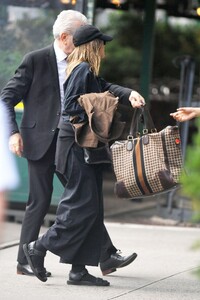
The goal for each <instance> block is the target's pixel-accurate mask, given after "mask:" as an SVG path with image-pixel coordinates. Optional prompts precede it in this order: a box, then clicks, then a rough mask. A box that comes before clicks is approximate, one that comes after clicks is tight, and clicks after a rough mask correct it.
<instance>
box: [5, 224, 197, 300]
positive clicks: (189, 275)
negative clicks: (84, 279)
mask: <svg viewBox="0 0 200 300" xmlns="http://www.w3.org/2000/svg"><path fill="white" fill-rule="evenodd" d="M106 226H107V228H108V231H109V233H110V236H111V238H112V240H113V243H114V244H115V246H116V247H118V248H119V249H121V250H122V253H123V255H127V254H130V253H132V252H137V253H138V257H137V259H136V260H135V261H134V262H133V263H132V264H131V265H129V266H127V267H124V268H122V269H118V270H117V272H115V273H112V274H111V275H108V276H106V277H105V279H107V280H109V281H110V286H109V287H103V288H102V287H87V286H85V287H81V286H68V285H67V284H66V280H67V277H68V273H69V270H70V266H69V265H65V264H60V263H59V258H58V257H57V256H55V255H53V254H51V253H48V254H47V256H46V261H45V266H46V268H47V269H48V270H50V271H51V272H52V274H53V276H52V277H51V278H49V279H48V281H47V282H46V283H43V282H41V281H39V280H38V279H37V278H36V277H29V276H22V275H17V274H16V255H17V244H18V240H19V234H20V228H21V225H20V224H17V223H15V222H6V223H5V226H4V230H3V234H1V245H0V266H1V272H0V286H1V294H0V299H2V300H13V299H16V300H18V299H20V300H25V299H26V300H27V299H29V300H38V299H43V300H51V299H52V300H53V299H58V300H64V299H67V300H78V299H80V300H90V299H91V300H111V299H121V300H123V299H124V300H133V299H136V300H151V299H152V300H169V299H170V300H179V299H180V300H185V299H187V300H199V299H200V298H199V297H200V278H198V277H197V276H196V275H195V272H196V271H197V270H198V268H200V255H199V254H200V249H199V250H198V251H194V250H192V248H191V247H192V245H193V244H194V243H195V242H197V241H198V240H199V239H200V230H199V228H195V227H191V228H188V227H176V226H170V227H169V226H151V225H141V224H129V223H124V224H122V223H117V222H115V223H108V222H107V223H106ZM45 230H46V228H45V227H43V228H42V232H44V231H45ZM88 269H89V271H90V272H91V273H92V274H94V275H95V276H98V277H101V276H102V274H101V272H100V269H99V268H97V267H96V268H95V267H89V268H88Z"/></svg>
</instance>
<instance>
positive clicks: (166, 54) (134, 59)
mask: <svg viewBox="0 0 200 300" xmlns="http://www.w3.org/2000/svg"><path fill="white" fill-rule="evenodd" d="M143 19H144V16H143V14H142V13H140V14H138V13H137V14H136V13H135V12H134V11H129V12H118V13H116V12H115V13H113V14H111V16H110V22H109V25H108V26H106V27H104V29H106V31H107V32H108V33H109V34H112V35H113V37H114V41H113V42H111V43H110V44H109V43H108V45H107V46H106V58H105V60H104V61H103V64H102V68H101V74H102V76H103V77H105V78H106V79H107V80H108V81H111V82H116V78H117V77H118V81H117V82H118V83H120V84H124V85H127V83H128V84H129V83H130V82H131V80H130V79H132V82H134V78H138V79H139V76H140V71H141V70H140V65H141V60H142V43H143ZM199 33H200V26H199V23H198V22H197V21H196V22H195V21H194V23H192V24H190V25H185V24H184V25H174V24H173V25H172V24H171V23H169V22H168V20H167V18H165V19H163V21H158V22H156V25H155V43H154V60H153V68H152V72H153V74H152V81H154V80H156V79H161V80H162V79H163V81H167V79H168V78H170V80H171V79H172V78H174V79H177V78H178V79H179V77H180V69H179V68H176V67H175V66H174V65H173V60H174V58H176V57H177V56H181V55H190V56H192V57H194V58H195V60H196V61H197V63H199V62H200V34H199ZM120 57H121V60H119V58H120ZM124 65H125V66H128V68H126V69H125V67H124ZM198 75H199V74H198Z"/></svg>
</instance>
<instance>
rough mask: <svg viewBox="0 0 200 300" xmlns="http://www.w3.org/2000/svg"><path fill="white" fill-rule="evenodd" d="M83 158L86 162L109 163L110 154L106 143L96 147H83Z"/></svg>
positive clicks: (110, 159)
mask: <svg viewBox="0 0 200 300" xmlns="http://www.w3.org/2000/svg"><path fill="white" fill-rule="evenodd" d="M83 153H84V160H85V162H86V163H87V164H111V163H112V156H111V152H110V148H109V146H108V145H104V146H100V147H97V148H83Z"/></svg>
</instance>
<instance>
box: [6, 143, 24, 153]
mask: <svg viewBox="0 0 200 300" xmlns="http://www.w3.org/2000/svg"><path fill="white" fill-rule="evenodd" d="M9 149H10V151H11V152H12V153H14V154H15V155H17V156H22V149H21V147H20V145H19V144H9Z"/></svg>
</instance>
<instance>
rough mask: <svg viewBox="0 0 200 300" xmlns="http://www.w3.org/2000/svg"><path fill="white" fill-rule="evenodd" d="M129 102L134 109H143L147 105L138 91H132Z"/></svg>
mask: <svg viewBox="0 0 200 300" xmlns="http://www.w3.org/2000/svg"><path fill="white" fill-rule="evenodd" d="M129 101H130V102H131V105H132V107H133V108H136V107H141V106H143V105H145V100H144V98H143V97H142V96H141V95H140V94H139V93H138V92H136V91H132V92H131V94H130V96H129Z"/></svg>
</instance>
